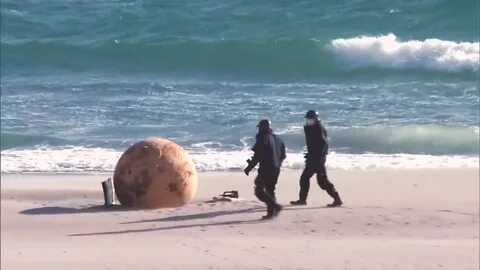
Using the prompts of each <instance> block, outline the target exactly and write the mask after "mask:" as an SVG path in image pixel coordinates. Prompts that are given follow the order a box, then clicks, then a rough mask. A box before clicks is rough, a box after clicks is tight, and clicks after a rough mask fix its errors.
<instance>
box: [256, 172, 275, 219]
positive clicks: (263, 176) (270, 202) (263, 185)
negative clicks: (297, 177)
mask: <svg viewBox="0 0 480 270" xmlns="http://www.w3.org/2000/svg"><path fill="white" fill-rule="evenodd" d="M279 175H280V169H279V168H272V169H270V168H268V169H264V168H260V169H259V170H258V175H257V177H256V178H255V196H257V198H258V199H259V200H260V201H262V202H264V203H265V204H266V205H267V214H273V211H274V209H275V206H276V205H277V199H276V198H275V186H276V185H277V181H278V176H279Z"/></svg>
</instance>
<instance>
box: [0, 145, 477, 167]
mask: <svg viewBox="0 0 480 270" xmlns="http://www.w3.org/2000/svg"><path fill="white" fill-rule="evenodd" d="M189 152H190V155H191V156H192V158H193V159H194V161H195V164H196V166H197V170H199V171H225V170H240V169H243V168H244V167H245V165H246V162H245V160H246V159H247V158H249V157H250V156H251V154H252V152H251V151H249V150H243V151H214V150H208V149H206V150H202V151H194V150H191V151H189ZM121 154H122V152H120V151H115V150H112V149H103V148H85V147H73V148H67V149H48V148H43V149H37V150H15V149H10V150H4V151H2V152H1V172H2V173H22V172H111V171H113V170H114V169H115V165H116V163H117V161H118V159H119V158H120V156H121ZM303 166H304V160H303V154H302V153H292V152H289V153H288V154H287V159H286V160H285V162H284V165H283V167H284V168H285V169H300V168H303ZM327 166H328V167H329V168H334V169H342V170H352V169H357V170H372V169H382V168H385V169H388V168H390V169H417V168H478V167H479V158H478V157H469V156H430V155H408V154H394V155H383V154H362V155H354V154H339V153H331V154H330V155H329V156H328V161H327Z"/></svg>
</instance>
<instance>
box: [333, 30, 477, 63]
mask: <svg viewBox="0 0 480 270" xmlns="http://www.w3.org/2000/svg"><path fill="white" fill-rule="evenodd" d="M329 48H330V49H331V50H332V51H333V53H334V55H335V57H336V59H337V60H338V61H340V62H341V63H342V64H344V65H346V67H349V68H358V67H381V68H394V69H410V68H415V69H416V68H421V69H427V70H440V71H448V72H458V71H463V70H470V71H478V68H479V42H455V41H448V40H440V39H436V38H433V39H426V40H423V41H421V40H408V41H401V40H399V39H398V38H397V37H396V36H395V35H394V34H388V35H384V36H360V37H354V38H340V39H334V40H332V41H331V42H330V44H329Z"/></svg>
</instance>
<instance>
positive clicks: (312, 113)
mask: <svg viewBox="0 0 480 270" xmlns="http://www.w3.org/2000/svg"><path fill="white" fill-rule="evenodd" d="M305 118H308V119H318V113H317V112H316V111H315V110H309V111H308V112H307V113H306V114H305Z"/></svg>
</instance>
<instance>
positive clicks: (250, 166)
mask: <svg viewBox="0 0 480 270" xmlns="http://www.w3.org/2000/svg"><path fill="white" fill-rule="evenodd" d="M247 163H248V166H247V167H246V168H245V170H243V172H244V173H245V174H246V175H247V176H248V174H249V173H250V171H251V170H252V169H253V167H254V166H252V161H251V160H250V159H247Z"/></svg>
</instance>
